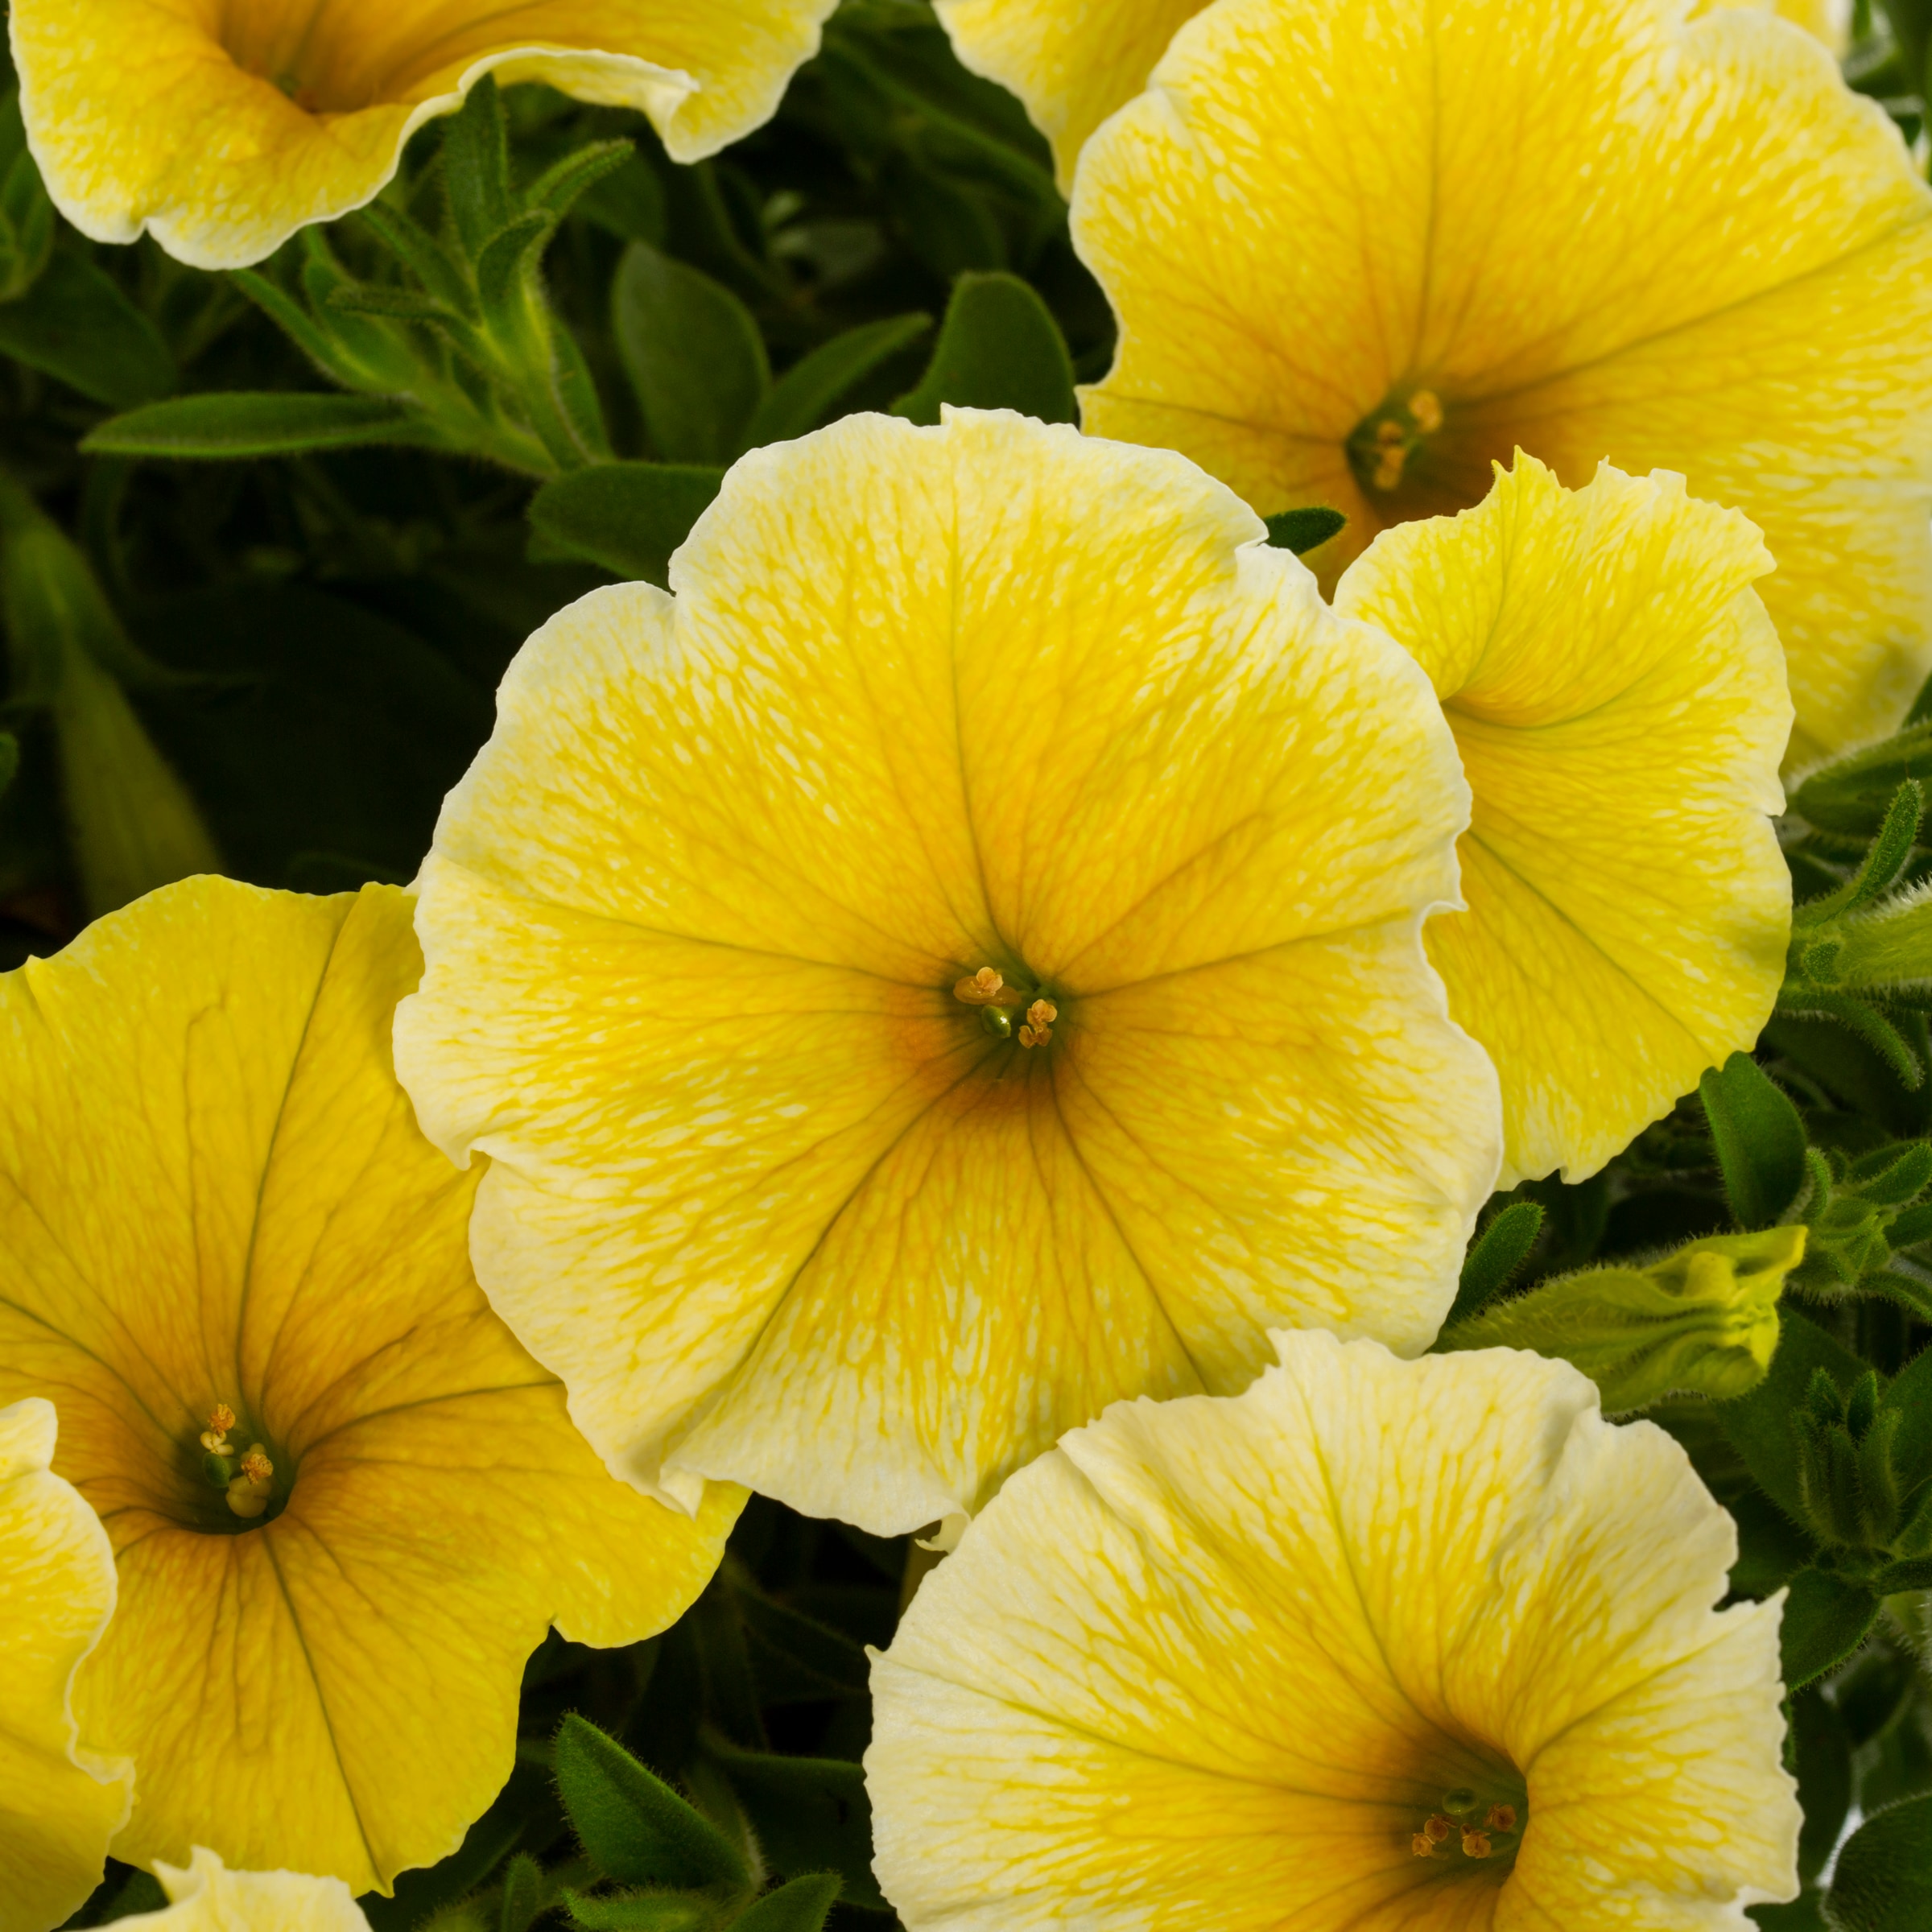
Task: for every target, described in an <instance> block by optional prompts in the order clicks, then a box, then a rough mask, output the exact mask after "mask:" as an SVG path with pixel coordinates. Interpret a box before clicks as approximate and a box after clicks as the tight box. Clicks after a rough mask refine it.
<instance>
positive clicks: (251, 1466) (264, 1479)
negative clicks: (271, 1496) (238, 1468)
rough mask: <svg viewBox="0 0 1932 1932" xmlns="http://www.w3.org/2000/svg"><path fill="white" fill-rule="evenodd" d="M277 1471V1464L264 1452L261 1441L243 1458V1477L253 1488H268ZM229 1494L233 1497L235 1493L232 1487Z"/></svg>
mask: <svg viewBox="0 0 1932 1932" xmlns="http://www.w3.org/2000/svg"><path fill="white" fill-rule="evenodd" d="M274 1475H275V1464H274V1463H271V1462H270V1460H269V1459H268V1458H267V1456H266V1455H264V1454H263V1453H262V1445H261V1444H260V1443H256V1444H255V1445H254V1447H253V1448H251V1449H250V1451H249V1452H248V1454H247V1455H245V1456H243V1457H242V1477H243V1479H244V1480H246V1482H247V1483H248V1484H249V1485H250V1488H254V1489H257V1490H262V1489H266V1488H267V1487H268V1485H269V1482H270V1479H271V1478H272V1477H273V1476H274ZM233 1494H234V1492H233V1489H232V1488H231V1489H230V1490H229V1496H230V1497H231V1498H232V1497H233Z"/></svg>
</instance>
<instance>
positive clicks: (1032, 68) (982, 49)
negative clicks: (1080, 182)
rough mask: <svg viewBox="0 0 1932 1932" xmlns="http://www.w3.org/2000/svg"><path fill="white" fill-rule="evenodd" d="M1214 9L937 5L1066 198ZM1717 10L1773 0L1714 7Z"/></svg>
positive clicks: (1790, 1)
mask: <svg viewBox="0 0 1932 1932" xmlns="http://www.w3.org/2000/svg"><path fill="white" fill-rule="evenodd" d="M1207 4H1208V0H1083V3H1082V4H1080V5H1078V6H1069V5H1068V4H1067V0H934V7H933V10H934V11H935V13H936V14H938V15H939V19H940V21H941V23H943V25H944V27H945V28H946V31H947V33H948V34H949V35H952V44H953V49H954V51H955V52H956V53H957V54H958V56H959V57H960V62H961V64H963V65H964V66H966V67H968V68H971V69H972V72H974V73H976V74H983V75H984V76H985V77H986V78H987V79H988V80H989V81H998V82H999V84H1000V85H1001V86H1002V87H1004V88H1006V89H1009V90H1010V91H1011V92H1012V93H1016V94H1018V96H1019V97H1020V100H1021V102H1022V105H1024V106H1025V107H1026V112H1027V114H1029V116H1030V117H1031V118H1032V121H1033V124H1034V126H1035V127H1037V128H1038V130H1040V132H1041V133H1042V134H1044V135H1045V136H1046V137H1047V140H1048V141H1049V142H1051V144H1052V147H1053V159H1054V167H1055V171H1056V172H1057V174H1058V175H1059V182H1060V186H1061V188H1062V189H1063V190H1064V189H1066V188H1070V187H1071V184H1072V182H1073V166H1074V163H1075V161H1076V160H1077V159H1079V158H1080V148H1081V146H1082V144H1083V143H1084V142H1085V141H1086V139H1087V137H1088V135H1089V134H1092V132H1093V130H1095V129H1096V127H1098V126H1100V123H1101V122H1103V121H1104V120H1105V119H1106V118H1107V117H1108V115H1109V114H1112V113H1113V110H1114V109H1116V108H1117V107H1122V106H1125V105H1126V103H1127V102H1128V101H1131V100H1132V99H1133V97H1134V96H1135V95H1136V94H1137V93H1140V91H1141V89H1142V88H1144V87H1145V86H1146V85H1147V77H1148V76H1149V75H1150V74H1151V73H1152V72H1154V67H1155V64H1157V63H1158V61H1159V60H1160V57H1161V56H1162V54H1164V53H1165V52H1166V51H1167V43H1168V42H1169V41H1170V40H1171V39H1173V38H1174V35H1175V33H1176V32H1177V31H1179V29H1180V27H1183V25H1184V24H1185V23H1187V22H1188V21H1190V20H1191V19H1193V18H1194V16H1195V14H1198V13H1199V12H1200V10H1201V9H1202V8H1203V6H1205V5H1207ZM1710 4H1711V5H1712V6H1757V7H1766V6H1769V0H1710ZM1770 10H1772V11H1773V12H1776V13H1780V14H1783V15H1784V16H1785V19H1789V20H1795V21H1797V22H1798V24H1799V25H1800V26H1801V27H1804V28H1806V31H1809V32H1811V33H1814V34H1815V35H1818V38H1819V39H1821V40H1823V41H1824V42H1825V43H1826V44H1827V46H1829V47H1832V48H1834V49H1836V48H1839V47H1842V46H1843V43H1844V39H1845V29H1846V26H1847V21H1848V19H1849V15H1850V11H1851V10H1850V7H1849V5H1848V4H1847V5H1845V6H1839V5H1835V4H1834V0H1778V3H1777V6H1775V7H1771V8H1770Z"/></svg>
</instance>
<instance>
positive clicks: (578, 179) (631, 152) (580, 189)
mask: <svg viewBox="0 0 1932 1932" xmlns="http://www.w3.org/2000/svg"><path fill="white" fill-rule="evenodd" d="M637 158H638V150H637V145H636V143H635V142H630V141H596V142H592V143H591V145H590V146H589V147H579V148H573V149H572V151H571V152H570V153H568V155H565V156H564V159H562V160H561V161H559V162H558V163H556V164H555V166H554V167H549V168H547V169H545V170H544V171H543V173H542V174H541V175H539V176H538V177H537V178H536V180H535V181H533V182H532V183H531V184H530V188H529V192H527V193H526V195H525V196H524V197H523V199H524V200H525V202H526V204H528V205H529V206H530V207H531V208H548V209H549V210H550V212H551V213H552V214H553V215H556V216H559V217H562V216H564V215H567V214H568V213H570V211H571V209H572V207H574V206H575V205H576V200H577V198H578V196H580V195H584V194H586V193H588V192H589V190H590V189H591V188H594V187H595V186H596V185H597V183H598V182H600V181H601V180H604V178H605V176H606V175H614V174H616V173H617V171H618V170H619V169H621V168H624V167H627V166H628V164H629V163H632V162H634V161H635V160H636V159H637Z"/></svg>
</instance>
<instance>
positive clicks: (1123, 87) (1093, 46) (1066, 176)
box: [933, 0, 1204, 194]
mask: <svg viewBox="0 0 1932 1932" xmlns="http://www.w3.org/2000/svg"><path fill="white" fill-rule="evenodd" d="M1203 4H1204V0H935V4H934V6H933V11H934V12H935V13H936V14H938V15H939V20H940V23H941V24H942V25H943V27H945V29H946V31H947V33H948V34H949V35H952V45H953V51H954V52H956V54H957V55H958V56H959V57H960V65H961V66H963V67H964V68H968V69H969V70H970V71H971V72H973V73H976V74H983V75H984V76H985V77H986V78H987V79H988V80H989V81H997V82H998V83H999V84H1000V85H1001V87H1004V88H1005V89H1008V90H1009V92H1010V93H1015V94H1018V96H1019V97H1020V101H1021V104H1022V105H1023V106H1024V107H1025V108H1026V113H1027V116H1028V118H1030V120H1031V121H1032V122H1033V124H1034V126H1035V127H1037V128H1038V130H1040V132H1041V133H1042V134H1044V135H1045V136H1046V137H1047V139H1048V140H1049V141H1050V142H1051V143H1052V144H1053V165H1054V171H1055V174H1056V175H1058V176H1059V184H1060V191H1061V192H1062V193H1063V194H1064V193H1066V192H1069V191H1070V190H1071V188H1072V185H1073V164H1074V163H1075V161H1076V160H1077V159H1079V158H1080V148H1081V146H1082V144H1083V143H1084V142H1085V140H1086V138H1087V137H1088V135H1089V134H1092V132H1093V130H1095V129H1096V127H1098V126H1100V123H1101V122H1103V121H1104V120H1105V119H1106V118H1107V117H1108V115H1109V114H1112V113H1113V110H1114V109H1116V108H1117V107H1119V106H1120V105H1121V104H1122V103H1123V102H1125V101H1131V100H1132V99H1133V97H1134V96H1135V95H1136V94H1137V93H1139V92H1140V91H1141V89H1142V88H1144V87H1145V86H1146V85H1147V76H1149V75H1150V73H1152V72H1154V63H1155V62H1156V61H1157V60H1159V59H1160V57H1161V56H1162V54H1164V53H1165V52H1166V51H1167V43H1168V42H1169V41H1170V40H1171V39H1173V38H1174V31H1175V29H1176V28H1178V27H1179V26H1180V25H1181V24H1182V23H1183V21H1187V20H1191V19H1193V18H1194V16H1195V14H1198V13H1199V11H1200V10H1201V8H1202V6H1203Z"/></svg>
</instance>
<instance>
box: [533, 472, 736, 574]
mask: <svg viewBox="0 0 1932 1932" xmlns="http://www.w3.org/2000/svg"><path fill="white" fill-rule="evenodd" d="M724 480H725V473H724V471H723V470H722V469H715V468H712V467H708V466H706V465H704V464H690V463H601V464H595V465H593V466H592V468H590V469H580V470H575V471H573V472H572V473H571V474H570V475H568V476H567V477H558V478H557V479H556V480H555V482H551V483H547V484H545V485H544V486H543V489H540V490H539V491H538V492H537V493H536V495H535V497H532V498H531V499H530V510H529V516H530V525H531V527H532V528H533V529H535V530H537V531H538V532H539V535H542V536H543V538H545V539H547V541H548V542H549V543H551V544H553V545H555V547H558V548H559V549H561V550H564V551H568V552H569V554H570V555H572V556H578V557H586V558H588V559H589V560H590V561H591V562H592V563H593V564H602V565H603V566H604V568H605V569H606V570H613V571H615V572H617V575H618V576H622V577H642V578H645V579H646V580H649V581H650V582H651V583H653V584H657V585H658V586H659V587H660V588H662V587H663V585H664V584H666V582H667V575H668V572H669V569H670V562H671V552H672V551H674V550H675V549H676V548H677V547H678V546H679V544H680V543H683V541H684V539H685V538H686V537H687V536H688V535H690V534H691V525H692V524H693V523H695V522H696V521H697V520H698V518H700V516H701V515H702V514H704V510H705V508H706V507H707V506H708V505H709V503H710V502H711V500H712V497H715V496H716V494H717V493H718V486H719V485H720V484H721V483H722V482H723V481H724Z"/></svg>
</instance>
